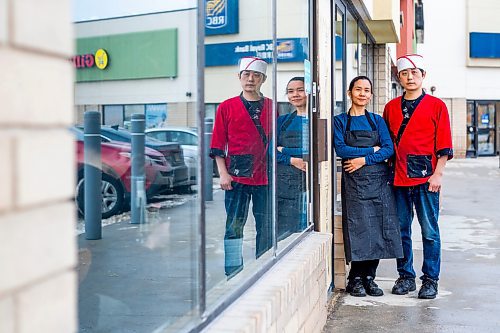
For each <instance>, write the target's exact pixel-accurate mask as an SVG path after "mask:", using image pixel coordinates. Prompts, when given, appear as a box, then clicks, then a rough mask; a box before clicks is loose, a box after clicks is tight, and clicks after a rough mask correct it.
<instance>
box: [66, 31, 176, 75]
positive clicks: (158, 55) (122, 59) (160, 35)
mask: <svg viewBox="0 0 500 333" xmlns="http://www.w3.org/2000/svg"><path fill="white" fill-rule="evenodd" d="M98 50H106V54H107V66H106V67H105V68H104V69H100V68H98V67H97V66H76V65H75V67H76V81H77V82H91V81H109V80H133V79H150V78H165V77H169V78H171V77H176V76H177V29H167V30H156V31H147V32H135V33H126V34H119V35H108V36H99V37H89V38H79V39H77V41H76V51H77V52H76V53H77V54H78V55H92V54H95V53H96V52H97V51H98ZM76 57H79V56H76ZM73 61H74V62H75V58H73ZM82 64H83V62H82Z"/></svg>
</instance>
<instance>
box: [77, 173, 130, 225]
mask: <svg viewBox="0 0 500 333" xmlns="http://www.w3.org/2000/svg"><path fill="white" fill-rule="evenodd" d="M76 193H77V198H76V201H77V205H78V211H79V213H80V214H81V215H84V207H85V204H84V185H83V178H81V179H80V180H79V181H78V185H77V192H76ZM101 194H102V202H101V213H102V218H103V219H107V218H108V217H111V216H113V215H116V214H118V213H120V212H121V211H122V209H123V204H124V202H125V198H124V192H123V187H122V185H121V183H120V181H119V180H117V179H115V178H113V177H111V176H110V175H108V174H105V173H103V174H102V182H101Z"/></svg>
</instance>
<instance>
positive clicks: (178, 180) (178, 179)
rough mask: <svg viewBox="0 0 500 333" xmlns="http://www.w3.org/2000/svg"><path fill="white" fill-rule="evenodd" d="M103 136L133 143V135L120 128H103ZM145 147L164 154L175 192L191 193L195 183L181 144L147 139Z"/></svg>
mask: <svg viewBox="0 0 500 333" xmlns="http://www.w3.org/2000/svg"><path fill="white" fill-rule="evenodd" d="M101 135H102V136H103V137H105V138H108V139H110V140H114V141H120V142H125V143H131V142H132V134H131V133H130V132H129V131H127V130H126V129H124V128H121V127H118V126H105V125H103V126H101ZM145 146H146V147H147V148H152V149H154V150H157V151H159V152H160V153H162V154H163V155H164V156H165V159H166V160H167V162H168V163H169V164H170V167H171V170H170V171H169V172H170V173H171V174H172V176H173V179H174V183H173V191H174V192H189V191H190V189H191V185H193V183H192V182H191V181H190V179H189V174H188V167H187V166H186V163H185V160H184V153H183V149H182V148H181V146H180V144H179V143H175V142H162V141H159V140H155V139H152V138H149V137H146V140H145Z"/></svg>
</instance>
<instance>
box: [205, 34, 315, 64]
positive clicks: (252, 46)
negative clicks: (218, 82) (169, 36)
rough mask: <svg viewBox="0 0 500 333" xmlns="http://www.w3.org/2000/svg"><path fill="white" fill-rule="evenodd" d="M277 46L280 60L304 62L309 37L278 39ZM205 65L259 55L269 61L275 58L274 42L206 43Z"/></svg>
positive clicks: (228, 62) (234, 61)
mask: <svg viewBox="0 0 500 333" xmlns="http://www.w3.org/2000/svg"><path fill="white" fill-rule="evenodd" d="M276 48H277V51H278V61H279V62H303V61H304V59H307V58H308V56H307V54H308V49H309V44H308V42H307V38H288V39H278V41H277V44H276ZM205 56H206V58H205V65H206V66H207V67H211V66H233V65H236V64H238V60H239V59H240V58H242V57H259V58H262V59H264V60H266V61H268V62H271V60H272V58H273V42H272V41H271V40H256V41H248V42H236V43H223V44H207V45H205Z"/></svg>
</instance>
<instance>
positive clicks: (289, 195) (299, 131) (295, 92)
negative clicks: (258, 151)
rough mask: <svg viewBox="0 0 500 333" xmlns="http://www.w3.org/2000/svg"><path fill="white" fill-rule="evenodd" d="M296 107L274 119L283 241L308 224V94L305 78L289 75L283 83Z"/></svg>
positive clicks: (278, 209)
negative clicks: (306, 156)
mask: <svg viewBox="0 0 500 333" xmlns="http://www.w3.org/2000/svg"><path fill="white" fill-rule="evenodd" d="M286 94H287V97H288V101H289V102H290V104H292V106H293V107H294V108H295V110H294V111H293V112H292V113H290V114H286V115H282V116H280V117H278V120H277V134H276V137H277V140H278V143H277V149H278V152H277V163H278V165H277V176H276V178H277V187H276V191H277V218H278V221H277V226H278V231H277V235H278V236H277V237H278V240H282V239H284V238H286V237H288V236H289V235H290V234H292V233H295V232H300V231H302V230H304V229H305V228H306V226H307V210H306V166H307V164H306V162H305V161H304V159H303V156H304V155H306V154H307V153H308V149H307V146H305V144H304V143H307V139H308V138H307V133H308V128H309V126H308V119H307V95H306V92H305V88H304V77H294V78H292V79H291V80H290V81H289V82H288V84H287V86H286Z"/></svg>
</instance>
